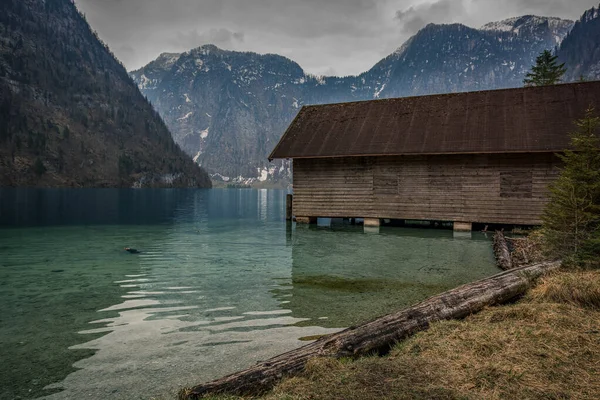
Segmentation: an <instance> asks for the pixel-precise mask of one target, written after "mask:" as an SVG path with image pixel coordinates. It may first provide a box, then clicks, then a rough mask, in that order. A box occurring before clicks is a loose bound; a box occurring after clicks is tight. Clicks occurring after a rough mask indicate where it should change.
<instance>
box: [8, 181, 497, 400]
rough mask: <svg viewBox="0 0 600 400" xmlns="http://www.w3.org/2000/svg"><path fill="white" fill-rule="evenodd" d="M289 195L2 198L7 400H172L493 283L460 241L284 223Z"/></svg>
mask: <svg viewBox="0 0 600 400" xmlns="http://www.w3.org/2000/svg"><path fill="white" fill-rule="evenodd" d="M285 194H286V193H285V192H284V191H272V190H243V189H242V190H212V191H205V190H165V191H160V190H158V191H154V190H137V191H136V190H124V191H119V190H84V191H77V190H75V191H73V190H65V191H60V190H59V191H57V190H47V191H45V190H13V191H6V190H0V226H2V229H0V316H1V318H2V324H0V342H1V343H0V358H2V360H3V363H1V364H0V386H1V387H2V388H3V391H2V393H0V398H1V399H13V398H16V397H18V396H20V397H22V398H34V397H38V396H41V395H49V398H52V399H71V398H80V397H86V398H111V399H130V398H137V397H138V395H139V388H143V390H144V394H145V395H147V396H148V397H151V396H171V395H173V394H174V393H175V392H176V390H177V389H179V388H180V387H182V386H185V385H190V384H194V383H198V382H200V381H202V380H208V379H211V378H216V377H218V376H220V375H223V374H227V373H230V372H233V371H235V370H237V369H240V368H244V367H248V366H250V365H252V364H254V363H255V362H256V361H259V360H263V359H266V358H268V357H271V356H273V355H275V354H278V353H280V352H283V351H287V350H290V349H292V348H295V347H297V346H299V345H301V344H302V342H300V341H299V340H298V339H299V338H300V337H305V336H312V335H318V334H323V333H327V332H333V331H335V330H337V329H339V328H341V327H345V326H348V325H351V324H354V323H357V322H359V321H362V320H365V319H369V318H371V317H373V316H374V315H377V314H384V313H387V312H389V311H390V310H393V309H396V308H398V307H401V306H403V305H405V304H409V303H411V302H414V301H417V300H420V299H422V298H424V297H426V296H427V295H428V294H430V293H435V292H439V291H442V290H444V289H445V288H447V287H451V286H455V285H456V284H459V283H463V282H467V281H469V280H472V279H476V278H479V277H481V276H484V275H489V274H491V273H493V272H495V268H494V266H493V262H492V259H491V250H490V247H489V243H488V242H486V241H477V240H457V239H454V238H453V236H452V232H450V231H435V230H427V231H420V230H414V229H400V228H381V230H380V232H379V234H375V235H367V234H364V231H363V229H362V228H361V227H351V226H347V227H341V228H340V227H338V226H336V225H335V224H333V225H331V226H329V224H326V226H325V227H321V228H317V227H307V226H296V225H295V224H291V223H285V222H284V216H285ZM474 238H478V236H474ZM125 246H131V247H135V248H137V249H139V250H140V251H141V253H140V254H135V255H133V254H129V253H126V252H124V251H123V247H125ZM53 391H57V392H56V393H53Z"/></svg>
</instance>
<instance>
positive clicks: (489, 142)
mask: <svg viewBox="0 0 600 400" xmlns="http://www.w3.org/2000/svg"><path fill="white" fill-rule="evenodd" d="M590 106H593V107H595V108H596V110H598V111H600V81H596V82H581V83H571V84H561V85H554V86H544V87H527V88H518V89H503V90H489V91H480V92H468V93H451V94H441V95H430V96H420V97H405V98H396V99H384V100H372V101H362V102H354V103H340V104H327V105H316V106H305V107H303V108H302V109H301V110H300V112H299V114H298V116H297V117H296V119H295V120H294V121H293V122H292V124H291V125H290V127H289V128H288V130H287V131H286V132H285V134H284V135H283V137H282V138H281V140H280V142H279V144H278V145H277V147H275V149H274V150H273V152H272V153H271V155H270V156H269V160H273V159H277V158H325V157H352V156H387V155H417V154H421V155H424V154H428V155H433V154H477V153H481V154H486V153H529V152H531V153H538V152H556V151H561V150H564V149H565V148H567V147H568V145H569V135H568V134H569V133H570V132H572V131H573V130H574V125H573V121H574V120H576V119H579V118H582V117H583V116H584V113H585V110H586V109H587V108H589V107H590Z"/></svg>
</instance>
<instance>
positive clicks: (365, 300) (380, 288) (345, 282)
mask: <svg viewBox="0 0 600 400" xmlns="http://www.w3.org/2000/svg"><path fill="white" fill-rule="evenodd" d="M325 226H329V224H325ZM375 233H377V234H375ZM461 239H463V238H462V237H461V238H456V237H455V236H454V234H453V232H452V231H447V230H434V229H415V228H386V227H381V228H378V230H377V232H368V231H366V230H365V229H363V227H359V226H349V225H346V226H340V225H335V224H334V225H331V229H322V228H319V227H307V226H300V227H298V229H296V230H295V231H294V232H293V235H292V241H291V244H292V282H290V283H289V284H282V285H281V287H280V288H277V289H275V290H273V293H274V294H275V296H277V297H278V298H280V299H281V300H282V301H285V302H286V304H285V307H286V308H290V309H291V310H292V315H293V316H295V317H297V318H303V319H304V318H308V321H305V322H302V323H300V325H310V324H315V323H317V324H319V325H321V326H327V327H345V326H350V325H353V324H356V323H359V322H363V321H366V320H369V319H372V318H373V317H374V316H376V315H384V314H387V313H389V312H391V311H393V310H397V309H400V308H402V307H405V306H408V305H411V304H414V303H416V302H418V301H421V300H423V299H425V298H426V297H428V296H431V295H434V294H437V293H440V292H442V291H444V290H447V289H450V288H453V287H456V286H458V285H460V284H463V283H466V282H469V281H472V280H474V279H479V278H483V277H486V276H490V275H492V274H494V273H496V272H498V271H497V269H496V267H495V266H494V265H493V253H492V250H491V246H490V243H489V240H488V239H487V237H486V236H485V235H483V234H480V233H474V234H473V240H467V241H464V240H461Z"/></svg>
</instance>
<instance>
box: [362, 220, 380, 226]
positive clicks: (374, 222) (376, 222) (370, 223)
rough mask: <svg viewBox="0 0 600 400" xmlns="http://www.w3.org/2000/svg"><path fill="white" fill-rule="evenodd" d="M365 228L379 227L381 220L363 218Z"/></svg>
mask: <svg viewBox="0 0 600 400" xmlns="http://www.w3.org/2000/svg"><path fill="white" fill-rule="evenodd" d="M364 225H365V226H371V227H379V226H381V220H380V219H379V218H365V224H364Z"/></svg>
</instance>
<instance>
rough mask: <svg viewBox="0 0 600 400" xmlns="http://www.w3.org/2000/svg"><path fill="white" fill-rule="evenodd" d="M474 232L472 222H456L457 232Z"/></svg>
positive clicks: (455, 228)
mask: <svg viewBox="0 0 600 400" xmlns="http://www.w3.org/2000/svg"><path fill="white" fill-rule="evenodd" d="M472 230H473V224H472V223H471V222H460V221H454V231H455V232H471V231H472Z"/></svg>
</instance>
